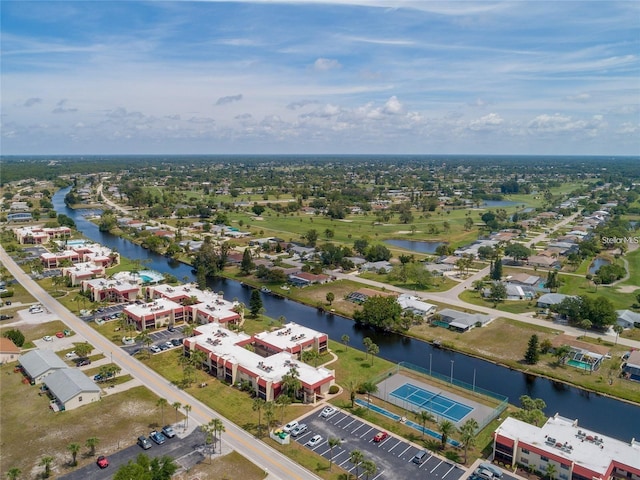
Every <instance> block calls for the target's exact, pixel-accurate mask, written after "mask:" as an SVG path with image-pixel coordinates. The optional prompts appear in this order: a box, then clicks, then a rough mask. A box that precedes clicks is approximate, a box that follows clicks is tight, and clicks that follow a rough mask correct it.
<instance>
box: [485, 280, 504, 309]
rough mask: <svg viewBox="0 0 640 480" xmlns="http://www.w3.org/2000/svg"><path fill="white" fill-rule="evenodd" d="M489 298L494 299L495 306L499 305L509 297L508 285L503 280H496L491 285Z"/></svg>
mask: <svg viewBox="0 0 640 480" xmlns="http://www.w3.org/2000/svg"><path fill="white" fill-rule="evenodd" d="M489 298H490V299H491V300H492V301H493V306H494V307H497V306H498V303H500V302H503V301H504V300H505V299H506V298H507V287H505V285H504V283H502V282H494V283H493V285H491V290H490V292H489Z"/></svg>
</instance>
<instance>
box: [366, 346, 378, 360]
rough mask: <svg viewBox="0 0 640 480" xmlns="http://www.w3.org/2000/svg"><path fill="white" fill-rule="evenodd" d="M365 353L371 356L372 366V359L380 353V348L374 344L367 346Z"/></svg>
mask: <svg viewBox="0 0 640 480" xmlns="http://www.w3.org/2000/svg"><path fill="white" fill-rule="evenodd" d="M367 351H368V352H369V353H370V354H371V365H373V357H375V356H376V355H377V354H378V353H380V347H378V345H376V344H375V343H372V344H371V345H369V348H368V349H367Z"/></svg>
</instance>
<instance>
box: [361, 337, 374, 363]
mask: <svg viewBox="0 0 640 480" xmlns="http://www.w3.org/2000/svg"><path fill="white" fill-rule="evenodd" d="M362 345H363V346H364V351H365V357H364V358H365V360H366V359H367V355H368V354H369V347H370V346H371V345H373V340H371V338H369V337H364V338H363V339H362Z"/></svg>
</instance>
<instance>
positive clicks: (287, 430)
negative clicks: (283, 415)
mask: <svg viewBox="0 0 640 480" xmlns="http://www.w3.org/2000/svg"><path fill="white" fill-rule="evenodd" d="M297 426H298V422H297V421H296V420H293V421H292V422H289V423H287V424H286V425H285V426H284V427H282V430H283V431H284V432H285V433H291V430H293V429H294V428H296V427H297Z"/></svg>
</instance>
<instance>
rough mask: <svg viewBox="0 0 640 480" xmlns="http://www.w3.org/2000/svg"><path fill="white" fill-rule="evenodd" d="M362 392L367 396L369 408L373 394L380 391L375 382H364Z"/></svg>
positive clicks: (361, 386) (361, 387)
mask: <svg viewBox="0 0 640 480" xmlns="http://www.w3.org/2000/svg"><path fill="white" fill-rule="evenodd" d="M360 390H362V391H363V392H364V393H366V394H367V406H369V405H370V404H371V394H372V393H376V392H377V391H378V386H377V385H376V384H375V383H373V382H364V383H363V384H362V385H360Z"/></svg>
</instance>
